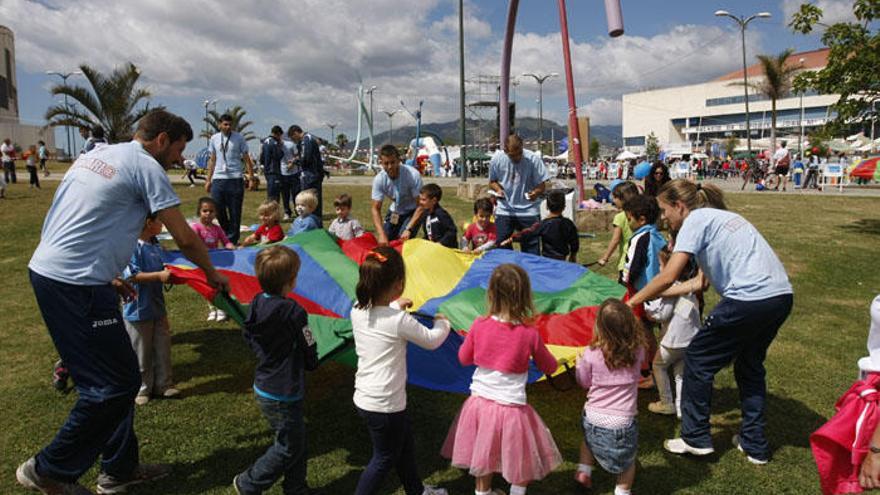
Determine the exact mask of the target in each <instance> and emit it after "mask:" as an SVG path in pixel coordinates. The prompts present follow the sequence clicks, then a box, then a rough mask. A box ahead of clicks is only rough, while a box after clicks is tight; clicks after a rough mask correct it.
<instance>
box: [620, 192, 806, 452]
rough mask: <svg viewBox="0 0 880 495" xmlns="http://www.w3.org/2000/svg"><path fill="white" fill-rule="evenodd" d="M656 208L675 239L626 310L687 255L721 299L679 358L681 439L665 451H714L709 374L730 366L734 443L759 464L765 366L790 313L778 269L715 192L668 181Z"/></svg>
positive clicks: (760, 240) (665, 284) (662, 285)
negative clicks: (736, 418)
mask: <svg viewBox="0 0 880 495" xmlns="http://www.w3.org/2000/svg"><path fill="white" fill-rule="evenodd" d="M657 201H658V202H659V204H660V208H661V209H662V210H663V215H664V216H665V217H666V220H667V222H669V227H670V229H672V230H673V231H677V232H678V236H677V238H676V244H675V248H674V251H673V253H672V256H671V257H670V258H669V261H668V262H667V263H666V266H665V267H664V268H663V270H662V271H661V272H660V274H659V275H657V276H656V277H655V278H654V279H653V280H652V281H651V282H650V283H648V285H646V286H645V287H644V288H643V289H642V290H640V291H639V292H637V293H636V294H635V295H634V296H633V297H632V298H631V299H630V300H629V301H627V304H628V305H630V306H635V305H637V304H640V303H642V302H645V301H648V300H651V299H654V298H656V297H658V296H659V295H660V294H661V293H662V292H663V291H664V290H666V289H667V288H669V287H670V286H671V285H672V284H673V282H675V280H676V279H677V278H678V276H679V275H680V274H681V272H682V270H684V268H685V267H686V266H687V264H688V261H689V260H690V257H691V256H693V257H695V258H696V260H697V263H698V264H699V266H700V268H701V269H702V270H703V273H704V276H705V277H706V278H707V279H708V281H709V282H710V283H711V284H712V286H714V287H715V290H716V291H717V292H718V294H719V295H720V296H721V300H720V301H719V302H718V304H717V305H716V306H715V308H714V309H713V310H712V312H711V313H710V314H709V316H708V317H707V318H706V320H705V322H704V323H703V326H702V328H700V330H699V332H697V334H696V336H694V338H693V340H692V341H691V344H690V346H689V347H688V349H687V353H686V354H685V371H684V383H683V387H682V398H681V414H682V423H681V438H675V439H672V440H667V441H666V442H665V443H664V447H665V448H666V450H668V451H669V452H672V453H675V454H685V453H687V454H692V455H698V456H702V455H709V454H711V453H713V452H714V448H713V447H712V437H711V435H710V431H709V413H710V405H711V400H712V384H713V381H714V379H715V374H716V373H718V372H719V371H720V370H721V369H722V368H723V367H725V366H727V365H728V364H730V363H731V362H733V363H734V366H733V369H734V376H735V377H736V383H737V386H738V387H739V393H740V400H741V402H742V404H741V407H742V418H743V419H742V427H741V428H740V432H739V435H736V436H734V439H733V441H734V444H735V445H736V447H737V448H738V449H739V450H741V451H743V452H745V454H746V456H747V459H748V460H749V462H752V463H754V464H765V463H767V461H768V460H769V457H770V446H769V445H768V443H767V439H766V437H765V436H764V423H765V420H764V410H765V408H766V406H765V401H766V395H767V384H766V380H765V376H766V371H765V369H764V359H765V358H766V357H767V349H768V348H769V347H770V344H771V343H772V342H773V339H774V338H775V337H776V333H777V331H778V330H779V327H781V326H782V324H783V322H785V319H786V318H787V317H788V314H789V313H790V312H791V306H792V301H793V297H792V288H791V283H790V282H789V280H788V275H787V274H786V272H785V267H784V266H783V265H782V262H781V261H780V260H779V258H778V257H777V256H776V253H774V252H773V249H772V248H771V247H770V245H769V244H768V243H767V241H766V240H765V239H764V237H763V236H761V234H760V233H759V232H758V230H757V229H755V227H754V226H753V225H752V224H751V223H749V222H748V220H746V219H745V218H743V217H742V216H740V215H738V214H736V213H733V212H731V211H728V210H727V206H726V205H725V203H724V195H723V194H722V192H721V190H720V189H719V188H718V187H716V186H713V185H701V184H694V183H692V182H689V181H686V180H680V179H679V180H673V181H671V182H669V183H667V184H666V185H664V186H663V187H662V188H661V189H660V192H659V193H658V195H657Z"/></svg>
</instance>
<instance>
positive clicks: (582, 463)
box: [574, 440, 596, 488]
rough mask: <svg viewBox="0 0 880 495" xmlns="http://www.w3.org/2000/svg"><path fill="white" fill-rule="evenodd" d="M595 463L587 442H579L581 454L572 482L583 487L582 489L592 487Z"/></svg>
mask: <svg viewBox="0 0 880 495" xmlns="http://www.w3.org/2000/svg"><path fill="white" fill-rule="evenodd" d="M595 463H596V458H595V457H593V453H592V452H591V451H590V448H589V447H587V442H585V441H584V440H581V453H580V458H579V459H578V465H577V470H576V471H575V473H574V480H575V481H577V482H578V483H580V484H581V485H583V486H584V488H591V487H592V486H593V478H592V476H593V465H594V464H595Z"/></svg>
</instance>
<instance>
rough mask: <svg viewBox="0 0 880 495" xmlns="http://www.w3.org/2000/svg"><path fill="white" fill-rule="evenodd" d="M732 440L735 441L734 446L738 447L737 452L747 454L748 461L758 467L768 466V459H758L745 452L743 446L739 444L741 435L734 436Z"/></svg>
mask: <svg viewBox="0 0 880 495" xmlns="http://www.w3.org/2000/svg"><path fill="white" fill-rule="evenodd" d="M732 440H733V446H734V447H736V450H738V451H740V452H742V453H743V454H746V460H747V461H749V462H751V463H752V464H755V465H757V466H763V465H764V464H767V462H769V461H768V460H767V459H756V458H754V457H752V456H750V455H749V454H747V453H746V451H745V450H743V448H742V445H740V443H739V442H740V438H739V435H734V436H733V439H732Z"/></svg>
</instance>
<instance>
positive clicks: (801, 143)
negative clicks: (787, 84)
mask: <svg viewBox="0 0 880 495" xmlns="http://www.w3.org/2000/svg"><path fill="white" fill-rule="evenodd" d="M798 63H799V64H801V68H803V66H804V58H803V57H801V58H800V60H798ZM800 128H801V133H800V134H799V135H798V155H800V159H801V161H803V159H804V91H803V90H801V117H800Z"/></svg>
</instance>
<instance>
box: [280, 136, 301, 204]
mask: <svg viewBox="0 0 880 495" xmlns="http://www.w3.org/2000/svg"><path fill="white" fill-rule="evenodd" d="M296 129H299V126H296V125H292V126H290V127H288V128H287V136H286V137H287V139H284V140H283V141H282V142H281V144H282V145H283V147H284V158H282V162H281V206H283V207H284V220H285V221H287V220H290V219H291V218H293V217H294V216H295V215H294V214H293V210H291V208H290V204H291V203H292V202H295V201H296V195H297V194H299V192H300V190H301V187H300V186H301V178H300V176H301V175H302V168H301V167H300V155H299V151H298V148H297V145H296V143H295V142H294V141H293V137H292V136H293V134H294V132H296Z"/></svg>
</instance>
